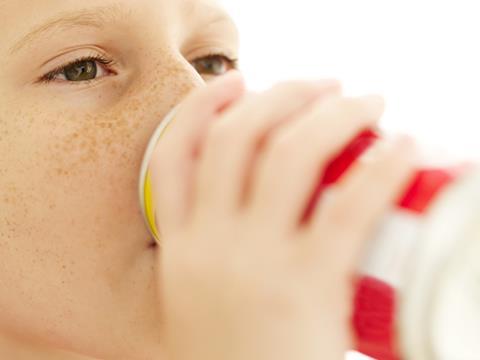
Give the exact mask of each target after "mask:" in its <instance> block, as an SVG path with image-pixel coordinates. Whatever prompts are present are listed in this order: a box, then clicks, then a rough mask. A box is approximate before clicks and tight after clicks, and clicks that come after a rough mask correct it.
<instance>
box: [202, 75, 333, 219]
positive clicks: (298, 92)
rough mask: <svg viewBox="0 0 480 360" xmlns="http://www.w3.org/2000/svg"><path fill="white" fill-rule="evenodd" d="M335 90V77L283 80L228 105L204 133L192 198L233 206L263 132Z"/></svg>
mask: <svg viewBox="0 0 480 360" xmlns="http://www.w3.org/2000/svg"><path fill="white" fill-rule="evenodd" d="M339 91H340V86H339V84H338V82H336V81H324V82H320V83H307V82H285V83H281V84H278V85H276V86H274V87H273V88H272V89H271V90H269V91H267V92H264V93H262V94H260V95H257V96H250V97H245V98H244V99H243V100H240V101H239V102H238V103H236V104H234V105H232V107H231V108H229V109H228V110H226V111H225V113H224V114H223V115H222V117H221V119H220V120H219V121H218V123H216V124H214V125H213V126H212V128H211V129H210V131H209V133H208V134H207V138H206V140H205V145H204V148H203V151H202V157H201V159H200V160H199V164H198V183H197V189H196V191H195V194H196V195H195V203H197V204H202V206H209V207H210V211H213V208H215V211H220V212H225V211H234V210H235V209H237V208H238V207H239V206H240V205H241V202H242V196H243V194H244V190H245V186H244V185H245V183H246V181H247V179H246V178H247V176H248V172H249V171H250V169H251V168H252V161H253V158H254V155H255V153H256V152H257V151H258V147H259V146H260V145H261V143H262V141H263V139H264V138H265V137H266V136H267V134H268V132H269V131H271V129H273V128H274V127H276V126H278V125H279V124H280V123H282V122H285V121H288V120H289V119H290V118H291V117H293V116H294V114H295V113H297V112H298V111H300V110H302V109H303V108H304V107H305V106H306V105H307V104H308V103H310V102H311V101H313V100H314V99H316V98H318V97H321V96H322V95H325V94H326V93H328V92H337V93H338V92H339Z"/></svg>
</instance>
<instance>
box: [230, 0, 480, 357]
mask: <svg viewBox="0 0 480 360" xmlns="http://www.w3.org/2000/svg"><path fill="white" fill-rule="evenodd" d="M221 1H222V2H223V4H224V5H225V7H226V9H227V10H228V11H229V12H230V14H231V15H232V17H233V18H234V20H235V21H236V23H237V25H238V27H239V30H240V35H241V54H240V55H241V57H240V65H241V68H242V70H243V72H244V74H245V76H246V79H247V84H248V85H249V87H250V88H252V89H255V90H261V89H264V88H267V87H268V86H270V85H272V84H273V83H274V82H276V81H279V80H284V79H290V78H296V79H298V78H302V79H318V78H332V77H333V78H337V79H340V80H341V81H342V82H343V88H344V92H345V94H346V95H349V96H356V95H363V94H367V93H378V94H382V95H383V96H384V97H385V99H386V112H385V114H384V117H383V120H382V126H383V128H384V129H385V130H387V131H390V132H396V131H403V132H407V133H409V134H411V135H413V136H414V137H416V138H417V140H418V141H419V142H421V143H422V144H424V145H426V146H427V148H430V149H434V150H433V152H434V153H435V152H437V154H441V156H444V155H445V154H447V155H448V154H451V155H455V156H457V157H461V158H473V159H478V158H479V154H480V141H478V138H479V134H480V132H479V121H480V101H479V100H478V98H479V95H480V93H479V84H480V71H479V66H480V51H479V50H478V49H479V37H480V20H479V18H480V11H479V10H477V9H476V6H478V5H480V4H478V2H477V1H464V0H455V1H452V0H450V1H442V0H437V1H427V0H413V1H412V0H401V1H400V0H397V1H393V0H292V1H281V0H276V1H273V0H263V1H262V0H221ZM442 151H446V153H445V152H442ZM350 357H351V360H353V359H362V358H363V357H360V356H358V357H357V356H356V355H353V354H350Z"/></svg>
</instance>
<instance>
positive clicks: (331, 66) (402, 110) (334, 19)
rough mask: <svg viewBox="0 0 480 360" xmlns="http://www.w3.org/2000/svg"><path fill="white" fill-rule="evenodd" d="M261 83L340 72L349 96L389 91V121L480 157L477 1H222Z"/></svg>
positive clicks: (244, 58)
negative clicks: (234, 22)
mask: <svg viewBox="0 0 480 360" xmlns="http://www.w3.org/2000/svg"><path fill="white" fill-rule="evenodd" d="M221 2H222V3H223V4H224V6H225V8H226V9H227V10H228V11H229V13H230V14H231V15H232V17H233V18H234V20H235V21H236V23H237V25H238V27H239V29H240V35H241V54H240V66H241V68H242V70H243V72H244V74H245V76H246V79H247V83H248V85H249V87H250V88H252V89H254V90H261V89H264V88H267V87H268V86H270V85H271V84H273V83H274V82H276V81H279V80H284V79H290V78H296V79H298V78H302V79H318V78H337V79H339V80H341V81H342V83H343V88H344V93H345V95H348V96H356V95H364V94H368V93H378V94H381V95H383V96H384V97H385V100H386V111H385V114H384V116H383V118H382V123H381V124H382V126H383V128H384V129H385V130H387V131H389V132H396V131H403V132H407V133H409V134H411V135H413V136H414V137H416V138H417V140H418V141H419V142H421V143H422V144H423V145H427V148H428V149H434V152H435V151H437V152H440V153H441V151H443V150H446V151H447V154H448V153H449V154H452V155H456V156H461V157H462V158H463V157H468V158H475V159H477V158H478V155H479V154H480V141H478V137H479V131H478V130H479V121H480V106H479V105H480V104H479V101H478V97H479V85H478V84H479V80H480V71H479V66H480V51H479V50H478V49H479V39H478V38H479V37H480V21H479V17H480V12H479V10H477V9H476V6H478V5H480V4H479V3H478V2H477V1H464V0H456V1H452V0H451V1H442V0H437V1H428V0H414V1H412V0H402V1H400V0H397V1H393V0H292V1H281V0H276V1H274V0H263V1H262V0H221Z"/></svg>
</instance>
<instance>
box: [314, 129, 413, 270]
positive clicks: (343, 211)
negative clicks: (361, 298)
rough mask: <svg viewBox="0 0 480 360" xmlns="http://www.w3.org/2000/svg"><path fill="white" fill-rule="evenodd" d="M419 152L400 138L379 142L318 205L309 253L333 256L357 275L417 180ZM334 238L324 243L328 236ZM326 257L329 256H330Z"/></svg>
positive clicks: (409, 141) (344, 268) (408, 142)
mask: <svg viewBox="0 0 480 360" xmlns="http://www.w3.org/2000/svg"><path fill="white" fill-rule="evenodd" d="M415 154H416V151H415V146H414V144H413V142H412V141H411V140H410V138H408V137H405V136H402V137H399V138H397V139H396V140H395V141H394V142H387V141H386V140H379V141H378V142H377V143H376V144H374V145H373V146H372V148H371V149H370V150H369V151H367V153H366V155H365V156H363V157H362V158H361V159H360V160H358V161H356V162H355V163H354V164H353V165H352V167H351V168H350V169H349V170H348V171H347V173H346V174H344V176H343V177H342V178H341V179H340V181H339V182H338V183H337V184H335V185H333V186H332V190H331V193H330V194H329V196H327V199H326V200H327V201H325V202H323V201H322V200H320V202H319V204H317V207H316V209H315V210H314V213H313V215H312V217H311V220H310V223H309V224H308V226H307V227H306V229H305V233H306V234H307V239H308V241H307V249H308V250H307V252H309V253H312V251H316V253H317V254H318V252H322V253H323V254H325V253H327V254H328V253H330V254H331V256H333V257H335V261H336V263H337V264H338V266H339V269H343V270H353V269H354V267H355V266H356V263H357V262H358V258H359V256H360V254H361V250H362V249H363V247H364V245H365V243H366V240H367V239H368V238H369V237H371V236H372V235H373V230H374V229H375V226H376V225H378V223H379V222H380V221H381V220H382V218H383V215H384V214H385V213H386V212H387V210H388V209H389V208H390V207H392V206H393V205H394V202H395V200H396V199H398V198H399V197H400V195H401V194H402V193H403V192H404V191H405V188H406V186H407V184H408V182H409V180H410V179H411V177H412V175H413V170H414V163H415ZM327 233H328V234H330V235H331V236H328V237H327V238H326V237H325V234H327ZM327 257H328V256H327Z"/></svg>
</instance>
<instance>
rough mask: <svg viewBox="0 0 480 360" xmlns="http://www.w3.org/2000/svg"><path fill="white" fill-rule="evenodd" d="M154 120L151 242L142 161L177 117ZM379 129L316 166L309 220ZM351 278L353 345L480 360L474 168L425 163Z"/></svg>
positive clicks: (478, 210) (384, 353)
mask: <svg viewBox="0 0 480 360" xmlns="http://www.w3.org/2000/svg"><path fill="white" fill-rule="evenodd" d="M175 110H176V108H174V109H173V110H172V111H171V112H170V113H169V114H168V115H167V116H166V117H165V119H164V120H163V121H162V122H161V123H160V125H159V127H158V128H157V129H156V131H155V132H154V134H153V135H152V137H151V139H150V141H149V144H148V146H147V149H146V152H145V156H144V160H143V163H142V166H141V172H140V183H139V196H140V204H141V208H142V212H143V215H144V219H145V222H146V225H147V227H148V229H149V230H150V232H151V234H152V237H153V238H154V239H155V240H156V241H157V243H159V241H160V237H161V236H160V229H158V226H157V224H156V222H155V204H154V203H153V201H152V193H151V180H150V173H149V171H148V164H149V160H150V158H151V155H152V153H153V150H154V148H155V145H156V144H157V142H158V140H159V139H160V138H161V136H162V135H163V134H164V132H165V130H166V128H167V127H168V125H169V124H170V123H171V121H172V119H173V118H174V115H175ZM379 137H381V135H379V133H378V132H377V131H374V130H372V129H366V130H364V131H362V132H361V133H360V134H359V135H358V136H356V137H355V138H354V139H353V140H352V141H351V142H350V143H349V144H348V145H347V146H346V147H345V149H344V150H343V151H342V152H341V153H340V154H339V155H338V156H337V157H335V158H334V159H333V160H332V161H331V162H330V163H329V164H328V165H327V166H326V167H325V169H324V170H323V171H322V172H321V174H320V175H319V180H318V182H317V184H318V185H317V187H316V188H315V190H314V192H313V194H312V196H311V198H310V201H309V202H308V203H307V205H306V208H305V212H304V215H303V217H302V221H307V220H308V218H309V216H310V214H311V212H312V211H313V209H314V208H315V204H316V202H317V201H318V200H319V199H320V197H321V195H322V194H323V193H324V192H326V191H328V187H329V186H331V185H333V184H334V183H335V182H336V181H337V180H338V179H339V178H340V177H341V176H342V175H343V173H344V172H345V171H346V170H348V168H349V167H350V165H351V164H352V163H353V162H354V161H355V160H357V159H358V157H359V156H361V155H362V154H363V153H364V151H365V150H367V149H368V148H369V147H370V146H371V145H372V144H373V143H374V142H375V141H376V140H377V139H378V138H379ZM365 254H366V255H365V256H364V259H363V261H362V263H361V265H360V268H359V270H358V277H357V279H356V281H355V296H354V306H353V313H352V317H351V321H352V329H353V334H354V340H355V347H356V350H357V351H359V352H362V353H364V354H366V355H369V356H371V357H373V358H375V359H379V360H400V359H415V360H417V359H420V360H423V359H425V360H437V359H438V360H443V359H445V360H475V359H479V360H480V345H477V344H480V171H479V168H478V167H477V166H475V165H472V164H465V163H464V164H458V165H455V166H448V167H447V166H443V167H438V166H437V167H433V166H432V167H427V166H425V167H423V168H420V169H417V170H416V171H415V173H414V174H412V179H411V181H410V183H409V184H408V186H407V187H406V190H405V191H404V192H403V194H402V195H401V196H400V197H399V199H398V201H397V202H396V203H395V204H394V206H392V207H391V209H390V210H389V211H388V212H387V213H386V214H384V218H383V219H382V220H381V221H380V225H379V226H378V228H377V229H376V231H375V234H374V236H373V237H372V239H371V241H370V242H369V245H368V248H367V249H366V252H365Z"/></svg>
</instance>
